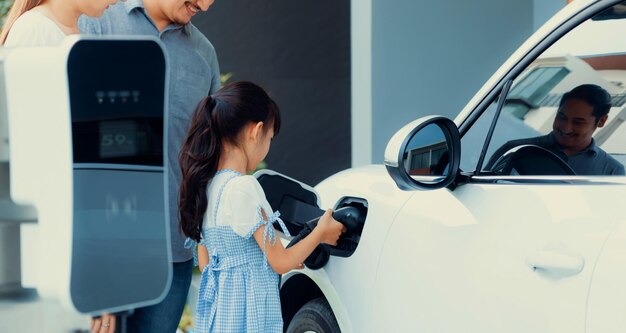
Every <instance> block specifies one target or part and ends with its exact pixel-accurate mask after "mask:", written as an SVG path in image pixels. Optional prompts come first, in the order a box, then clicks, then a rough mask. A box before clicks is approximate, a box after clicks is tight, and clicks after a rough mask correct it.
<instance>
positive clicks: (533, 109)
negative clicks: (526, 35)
mask: <svg viewBox="0 0 626 333" xmlns="http://www.w3.org/2000/svg"><path fill="white" fill-rule="evenodd" d="M624 8H626V6H625V5H624V4H619V5H617V6H615V7H614V8H613V9H611V10H609V11H606V12H604V13H603V14H601V15H598V16H596V17H595V18H593V19H590V20H587V21H585V22H583V23H582V24H580V25H579V26H578V27H576V28H574V29H573V30H572V31H570V32H568V33H567V34H566V35H565V36H563V37H562V38H561V39H560V40H558V41H557V42H556V43H554V44H553V45H552V46H551V47H549V48H548V49H547V50H546V51H545V52H543V53H542V54H541V55H540V56H539V57H538V58H537V59H536V60H535V61H533V62H532V63H531V64H530V65H529V66H528V67H527V68H525V69H524V70H523V71H521V74H520V75H518V77H517V78H515V80H514V81H513V84H512V86H511V89H510V91H509V93H508V95H507V97H506V101H505V104H504V107H503V109H502V112H501V114H500V116H499V118H498V121H497V123H496V126H495V129H494V132H493V136H492V138H491V140H490V144H489V146H488V149H487V153H486V156H485V160H484V163H483V168H482V170H481V173H483V174H499V173H501V172H502V169H501V167H502V163H504V162H503V160H505V159H506V157H504V155H507V156H509V157H511V156H514V154H515V151H516V150H519V149H520V147H521V146H523V145H528V144H533V145H538V146H540V147H542V148H546V150H548V151H550V152H551V153H554V155H556V156H557V157H558V159H560V160H562V161H563V162H565V164H567V165H568V166H570V167H571V168H572V169H573V170H574V171H575V174H578V175H616V174H617V175H619V174H623V172H624V167H623V164H622V163H623V162H624V155H625V154H626V125H624V124H623V123H624V122H625V121H626V107H625V106H626V89H625V88H626V40H622V39H619V40H618V39H614V38H599V36H615V35H616V34H618V31H626V18H623V17H620V16H623V15H622V14H620V13H623V12H624ZM595 87H599V88H600V89H596V88H595ZM594 89H596V90H597V91H596V90H594ZM574 91H575V93H574ZM589 91H593V92H589ZM603 92H606V93H607V94H606V100H610V102H611V106H610V109H608V110H609V112H608V118H607V119H605V120H604V121H602V118H601V117H599V116H596V115H594V113H593V112H596V111H594V110H596V109H597V110H600V109H601V108H599V107H597V105H598V104H594V105H595V106H593V105H592V104H593V103H595V102H591V101H590V100H589V99H588V97H584V96H586V94H587V95H590V94H591V95H593V94H602V93H603ZM566 93H569V94H567V95H566ZM564 96H567V97H566V98H565V99H564V98H563V97H564ZM572 96H574V97H572ZM571 100H582V101H583V102H585V103H586V104H582V106H578V104H576V103H575V102H572V101H571ZM562 101H563V103H562ZM566 101H567V103H564V102H566ZM574 104H576V105H574ZM496 106H497V103H496V101H495V100H494V101H493V102H492V103H491V104H490V105H489V106H488V107H487V108H486V109H485V110H484V112H483V113H482V115H481V116H480V118H479V119H478V120H477V121H476V122H475V124H474V125H473V126H472V128H471V129H470V130H469V131H468V132H467V133H466V134H465V136H464V137H463V139H462V145H463V152H462V159H461V169H462V170H464V171H472V170H474V169H475V168H476V163H477V162H478V159H479V156H480V153H481V151H482V147H483V144H484V141H485V136H486V133H487V132H488V129H489V126H490V125H491V123H492V121H493V118H494V114H495V110H496ZM587 106H588V108H585V107H587ZM582 110H585V111H582ZM586 115H588V117H586ZM585 137H587V138H591V137H593V141H585V140H584V138H585ZM589 140H590V139H589ZM585 142H592V143H590V144H589V145H587V144H586V143H585ZM581 147H582V148H584V149H582V148H581ZM507 153H508V154H507ZM604 154H606V155H607V156H605V155H604ZM550 158H551V157H550ZM497 162H501V163H499V164H498V165H499V167H500V169H499V168H496V164H497ZM556 162H559V163H560V161H556ZM538 164H540V163H538ZM598 164H600V166H598ZM512 170H513V172H515V168H512ZM548 170H551V171H548ZM507 172H511V170H510V169H509V170H508V171H507ZM529 172H531V173H530V174H533V175H537V174H539V175H540V174H542V173H543V172H544V169H541V168H538V169H536V170H530V171H529ZM545 172H547V173H549V172H555V171H554V169H551V168H547V169H545ZM513 174H515V173H513Z"/></svg>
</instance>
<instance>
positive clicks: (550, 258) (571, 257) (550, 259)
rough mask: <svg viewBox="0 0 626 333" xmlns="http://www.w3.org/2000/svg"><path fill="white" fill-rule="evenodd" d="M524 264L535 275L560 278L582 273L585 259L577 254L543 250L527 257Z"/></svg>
mask: <svg viewBox="0 0 626 333" xmlns="http://www.w3.org/2000/svg"><path fill="white" fill-rule="evenodd" d="M526 263H527V264H528V266H529V267H530V268H532V269H533V270H534V271H535V272H537V273H543V274H545V275H549V276H551V277H555V278H562V277H567V276H572V275H576V274H578V273H580V272H582V270H583V267H585V258H583V256H581V255H578V254H570V253H563V252H559V251H548V250H545V251H537V252H535V253H533V254H531V255H529V256H528V257H527V258H526Z"/></svg>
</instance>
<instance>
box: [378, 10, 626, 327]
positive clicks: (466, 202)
mask: <svg viewBox="0 0 626 333" xmlns="http://www.w3.org/2000/svg"><path fill="white" fill-rule="evenodd" d="M605 7H606V6H605ZM622 8H624V6H623V4H618V5H616V6H615V7H612V8H610V9H609V10H606V11H602V13H601V14H599V15H596V16H595V19H594V20H591V19H586V20H584V21H583V22H582V23H581V24H580V25H578V23H579V22H576V19H572V20H571V21H572V22H575V23H571V26H572V28H574V26H575V28H574V29H573V30H572V31H571V32H568V33H567V34H566V35H565V36H564V37H563V38H561V39H560V40H559V41H558V42H557V43H555V44H554V45H553V46H551V47H549V48H548V49H546V50H545V51H543V52H542V53H541V54H540V55H539V56H538V57H536V59H535V58H533V57H532V55H530V56H528V57H531V58H530V60H528V61H527V62H526V63H524V59H528V57H526V58H523V59H522V60H521V61H520V62H519V65H517V66H516V67H513V68H512V69H511V70H510V71H508V74H506V75H505V76H503V79H502V80H501V81H500V83H499V84H496V85H495V88H494V89H493V90H492V91H491V92H490V93H489V94H487V95H486V97H485V99H484V100H483V102H482V103H479V104H478V106H477V107H476V108H475V109H474V110H471V112H470V113H468V114H467V118H462V119H460V122H461V126H460V133H461V135H462V140H461V147H462V152H461V161H460V168H461V175H459V177H458V179H457V182H456V183H455V184H454V185H453V186H449V187H446V188H441V189H436V190H430V191H416V192H415V193H414V195H413V196H412V197H411V198H410V199H409V201H408V202H407V203H406V204H405V205H404V207H403V208H402V210H401V212H400V213H399V214H398V215H397V217H396V218H395V219H394V221H393V224H392V226H391V227H390V230H389V232H388V234H387V235H386V238H385V245H384V248H383V250H382V253H381V259H380V263H379V266H378V270H377V275H376V278H375V288H374V290H375V293H376V297H375V299H376V301H375V305H374V309H375V311H374V312H373V313H375V314H376V316H375V318H372V319H371V320H370V322H371V327H372V331H374V332H378V331H384V330H386V331H394V332H395V331H427V332H458V331H463V332H503V331H506V332H584V331H585V320H586V311H587V300H588V293H589V288H590V284H591V281H592V277H593V273H594V268H595V265H596V261H597V258H598V256H599V254H600V253H601V251H602V248H603V245H604V243H605V242H606V239H607V237H608V235H609V234H610V232H611V230H612V229H613V228H614V227H616V226H617V225H618V223H620V222H621V221H625V220H626V210H624V209H623V207H622V205H623V204H622V202H623V198H624V197H626V179H625V177H623V176H605V175H599V174H598V175H587V176H578V175H571V174H569V173H568V172H565V171H563V173H559V172H553V173H552V172H551V173H549V174H548V173H546V174H542V172H543V171H545V170H547V169H545V168H542V167H540V166H539V165H538V164H537V163H534V162H533V163H527V164H528V165H530V168H531V169H533V170H531V171H532V172H531V174H525V173H524V172H521V174H518V173H519V172H515V170H517V169H515V168H512V170H509V171H507V172H506V173H504V174H503V173H502V172H501V171H497V170H496V171H494V170H492V168H493V165H494V162H495V161H496V160H498V158H499V156H497V155H495V154H496V153H497V151H498V148H499V147H501V146H502V145H503V144H504V143H505V142H508V141H510V140H514V139H521V138H527V137H534V136H539V135H543V134H546V133H549V132H550V131H551V130H552V123H553V120H554V118H555V115H556V112H557V110H558V106H559V101H560V99H561V98H562V95H563V93H565V92H566V91H569V90H570V89H572V88H574V87H576V86H578V85H580V84H584V83H593V84H596V85H599V86H601V87H603V88H604V89H606V90H607V91H608V92H609V93H610V94H611V97H612V99H613V107H612V108H611V110H610V112H609V119H611V121H609V122H607V126H606V127H605V128H602V129H598V130H597V131H596V132H595V139H594V140H595V142H596V143H597V144H598V146H599V147H603V148H605V149H606V151H607V152H609V153H614V154H620V153H624V152H625V151H626V141H624V140H617V139H615V138H619V137H620V136H621V135H622V134H623V133H624V132H625V131H626V126H622V125H621V124H622V122H623V117H624V115H625V113H624V103H623V100H624V99H626V98H623V96H624V95H623V94H624V88H623V87H624V86H626V66H624V64H626V57H624V54H626V48H622V46H620V45H618V44H619V43H613V42H612V41H610V40H606V41H605V42H604V43H603V42H602V41H600V40H598V38H595V39H590V38H592V36H594V35H595V36H598V35H602V34H610V32H611V31H612V32H613V33H615V31H623V29H624V28H626V23H624V21H625V20H624V19H623V18H622V17H621V16H620V15H621V14H620V15H617V14H615V15H613V16H611V13H617V12H618V11H619V10H621V9H622ZM581 15H582V14H581ZM584 15H587V17H590V16H591V15H592V14H590V13H589V12H587V13H585V14H584ZM619 27H621V29H622V30H616V29H618V28H619ZM561 29H562V27H561ZM554 41H556V37H553V40H552V42H554ZM548 42H550V41H549V38H548V39H547V41H546V43H548ZM608 44H611V45H608ZM621 44H623V43H621ZM546 47H547V46H546ZM544 49H545V47H544ZM507 81H509V82H510V85H509V84H507ZM509 87H510V88H509ZM500 97H502V98H501V100H502V101H503V102H502V103H500V104H499V103H498V101H499V100H500ZM620 119H621V121H620ZM607 129H608V130H607ZM511 154H514V152H511ZM508 156H515V155H508ZM550 156H551V155H550ZM527 157H528V156H526V157H525V158H527ZM531 157H532V156H531ZM554 157H556V155H554ZM549 158H550V159H551V160H550V161H551V162H555V163H556V162H558V161H561V160H560V159H559V158H558V157H556V159H553V160H552V157H549ZM527 161H528V159H527ZM533 161H534V160H533ZM559 163H561V162H559ZM520 170H521V169H520ZM564 170H565V169H564ZM609 325H610V323H609Z"/></svg>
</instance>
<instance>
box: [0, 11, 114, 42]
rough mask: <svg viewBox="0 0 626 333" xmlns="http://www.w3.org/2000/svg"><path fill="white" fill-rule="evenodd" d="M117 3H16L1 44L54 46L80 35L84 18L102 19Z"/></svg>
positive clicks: (7, 21)
mask: <svg viewBox="0 0 626 333" xmlns="http://www.w3.org/2000/svg"><path fill="white" fill-rule="evenodd" d="M116 2H117V0H93V1H63V0H16V1H15V2H14V3H13V5H12V6H11V10H10V11H9V15H8V16H7V20H6V22H5V24H4V26H3V27H2V32H0V45H3V46H8V47H16V46H53V45H57V44H59V43H61V41H62V40H63V38H65V36H67V35H72V34H78V18H79V16H80V15H88V16H93V17H96V16H101V15H102V13H104V11H105V9H107V8H108V7H109V5H114V4H115V3H116Z"/></svg>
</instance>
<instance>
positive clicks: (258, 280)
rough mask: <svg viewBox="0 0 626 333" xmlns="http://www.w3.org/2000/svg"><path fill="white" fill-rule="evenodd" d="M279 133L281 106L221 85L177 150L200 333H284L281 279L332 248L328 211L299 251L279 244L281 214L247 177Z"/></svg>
mask: <svg viewBox="0 0 626 333" xmlns="http://www.w3.org/2000/svg"><path fill="white" fill-rule="evenodd" d="M279 129H280V114H279V110H278V106H277V105H276V103H275V102H274V101H273V100H272V99H271V98H270V97H269V96H268V95H267V93H266V92H265V91H264V90H263V89H262V88H261V87H259V86H257V85H255V84H253V83H250V82H235V83H231V84H228V85H226V86H224V87H223V88H222V89H220V90H219V91H217V92H216V93H215V94H214V95H211V96H208V97H206V98H204V99H203V100H202V101H201V102H200V104H199V105H198V108H197V109H196V111H195V113H194V115H193V118H192V120H191V127H190V129H189V131H188V134H187V138H186V140H185V141H184V144H183V146H182V149H181V151H180V166H181V170H182V175H183V179H182V183H181V186H180V198H179V200H180V202H179V208H180V217H181V227H182V230H183V232H184V233H185V235H187V236H188V237H189V238H190V239H192V240H194V241H195V242H198V243H200V245H199V246H198V262H199V266H200V270H201V271H202V277H201V282H200V293H199V299H198V307H197V314H196V330H197V332H282V331H283V321H282V316H281V309H280V298H279V291H278V282H279V280H278V274H283V273H285V272H288V271H289V270H291V269H293V268H297V267H302V266H301V263H302V262H303V261H304V259H306V257H307V256H308V255H309V254H310V253H311V252H312V251H313V250H314V249H315V247H316V246H317V245H318V244H320V243H327V244H331V245H335V244H336V243H337V240H338V238H339V236H340V235H341V233H342V231H343V225H342V224H340V223H339V222H337V221H335V220H334V219H333V218H332V211H331V210H328V211H327V212H326V213H325V214H324V216H322V218H321V219H320V221H319V223H318V225H317V227H316V228H315V229H314V230H313V231H312V232H311V234H309V236H308V237H306V238H305V239H303V240H302V241H300V242H299V243H297V244H296V245H294V246H292V247H290V248H288V249H285V248H284V247H283V245H282V243H281V242H280V240H279V239H277V236H276V234H275V231H274V227H273V226H272V223H273V222H275V221H278V222H279V223H280V224H281V226H282V221H281V220H280V219H279V218H278V216H279V213H278V212H272V209H271V207H270V205H269V203H268V202H267V200H266V199H265V195H264V193H263V189H262V188H261V186H260V184H259V183H258V182H257V180H256V179H255V178H254V177H252V176H247V175H246V174H247V173H248V172H249V171H251V170H254V168H255V166H256V165H257V164H258V163H259V162H261V161H262V160H263V159H264V158H265V156H266V155H267V153H268V151H269V148H270V142H271V141H272V138H273V137H274V135H275V134H277V133H278V131H279ZM283 230H286V228H284V227H283ZM268 264H269V265H268Z"/></svg>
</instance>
